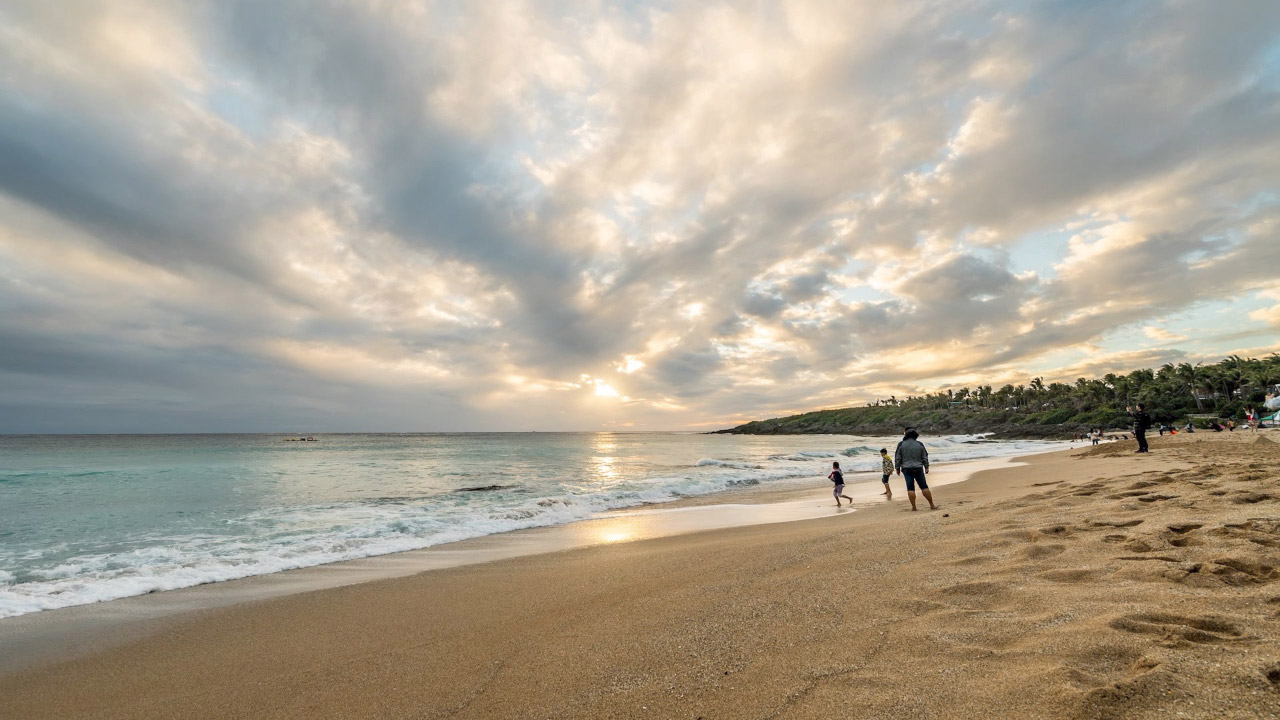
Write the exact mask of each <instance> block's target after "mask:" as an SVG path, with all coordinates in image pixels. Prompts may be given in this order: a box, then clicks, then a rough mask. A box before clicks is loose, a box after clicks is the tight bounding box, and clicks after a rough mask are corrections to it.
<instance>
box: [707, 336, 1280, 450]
mask: <svg viewBox="0 0 1280 720" xmlns="http://www.w3.org/2000/svg"><path fill="white" fill-rule="evenodd" d="M1277 383H1280V353H1272V354H1271V355H1269V356H1267V357H1265V358H1242V357H1239V356H1236V355H1233V356H1231V357H1228V358H1225V359H1224V360H1222V361H1220V362H1217V363H1214V364H1208V365H1207V364H1204V363H1196V364H1194V365H1193V364H1191V363H1181V364H1177V365H1175V364H1172V363H1170V364H1166V365H1164V366H1162V367H1160V368H1155V369H1149V368H1144V369H1139V370H1134V371H1132V372H1130V373H1128V374H1116V373H1107V374H1106V375H1104V376H1102V377H1100V378H1084V377H1082V378H1077V379H1076V380H1075V382H1072V383H1066V382H1051V383H1046V382H1045V381H1044V378H1041V377H1036V378H1033V379H1031V380H1030V381H1029V382H1027V383H1025V384H1019V385H1013V384H1007V385H1004V386H1002V387H999V388H997V387H994V386H992V385H979V386H977V387H961V388H947V389H944V390H939V391H937V392H933V393H928V394H925V395H911V396H908V397H904V398H899V397H889V398H885V399H881V400H876V401H874V402H870V403H867V404H866V405H865V406H862V407H847V408H837V409H831V410H817V411H814V412H807V413H803V414H800V415H791V416H788V417H781V418H772V419H769V420H755V421H752V422H749V423H746V424H744V425H739V426H737V427H734V428H729V429H727V430H720V431H718V432H721V433H735V434H749V435H751V434H753V435H775V434H776V435H785V434H802V433H834V434H850V435H884V434H893V433H897V432H901V431H902V429H903V428H904V427H907V426H910V427H915V428H919V429H920V430H921V431H923V432H946V433H992V434H993V435H994V436H995V437H1004V438H1012V437H1070V436H1072V435H1075V434H1077V433H1081V432H1084V431H1086V430H1088V429H1089V428H1094V427H1100V428H1115V429H1119V428H1124V427H1127V426H1128V424H1129V417H1128V415H1127V413H1126V412H1125V407H1126V406H1128V405H1135V404H1138V403H1142V404H1144V405H1145V406H1146V409H1147V412H1149V413H1150V414H1151V417H1152V419H1154V420H1155V422H1156V423H1170V424H1176V425H1185V423H1187V422H1193V423H1195V424H1198V425H1201V426H1204V425H1206V424H1207V423H1208V422H1210V421H1212V420H1213V419H1215V418H1217V419H1227V418H1234V419H1236V420H1240V419H1242V418H1243V415H1244V409H1245V408H1246V407H1249V406H1253V407H1255V408H1258V409H1261V408H1262V404H1263V402H1264V401H1265V400H1266V398H1267V396H1268V395H1271V394H1273V393H1274V392H1275V386H1276V384H1277Z"/></svg>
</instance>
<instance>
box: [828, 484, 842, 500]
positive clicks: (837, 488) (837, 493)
mask: <svg viewBox="0 0 1280 720" xmlns="http://www.w3.org/2000/svg"><path fill="white" fill-rule="evenodd" d="M831 494H833V495H835V496H836V497H840V496H841V495H843V494H844V486H843V485H837V486H835V489H833V490H832V492H831Z"/></svg>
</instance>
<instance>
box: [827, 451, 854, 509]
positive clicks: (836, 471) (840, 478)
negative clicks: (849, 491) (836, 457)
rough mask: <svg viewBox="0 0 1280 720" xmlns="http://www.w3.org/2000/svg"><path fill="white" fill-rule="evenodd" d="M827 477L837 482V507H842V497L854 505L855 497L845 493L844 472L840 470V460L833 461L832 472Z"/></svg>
mask: <svg viewBox="0 0 1280 720" xmlns="http://www.w3.org/2000/svg"><path fill="white" fill-rule="evenodd" d="M827 479H828V480H830V481H831V482H833V483H835V484H836V487H835V493H834V495H835V496H836V507H840V498H844V499H845V500H848V501H849V504H850V505H852V504H853V498H851V497H849V496H848V495H845V494H844V473H842V472H840V463H839V462H838V461H837V462H833V463H831V474H830V475H828V476H827Z"/></svg>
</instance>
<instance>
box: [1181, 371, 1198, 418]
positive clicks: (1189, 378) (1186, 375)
mask: <svg viewBox="0 0 1280 720" xmlns="http://www.w3.org/2000/svg"><path fill="white" fill-rule="evenodd" d="M1199 368H1200V363H1196V364H1195V365H1192V364H1191V363H1182V364H1180V365H1178V378H1179V379H1180V380H1182V381H1183V382H1184V383H1186V386H1187V389H1188V390H1190V391H1191V397H1193V398H1195V401H1196V412H1204V403H1203V402H1201V401H1200V393H1198V392H1196V390H1198V389H1199V388H1198V387H1197V386H1198V385H1199V383H1200V370H1199Z"/></svg>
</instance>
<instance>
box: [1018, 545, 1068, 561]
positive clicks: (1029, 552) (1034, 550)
mask: <svg viewBox="0 0 1280 720" xmlns="http://www.w3.org/2000/svg"><path fill="white" fill-rule="evenodd" d="M1066 549H1067V546H1066V545H1059V544H1057V543H1052V544H1048V545H1043V544H1039V543H1037V544H1035V545H1032V546H1031V547H1029V548H1027V549H1026V550H1023V551H1022V556H1023V557H1024V558H1026V559H1028V560H1044V559H1045V558H1051V557H1055V556H1057V555H1061V554H1062V553H1063V552H1065V551H1066Z"/></svg>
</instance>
